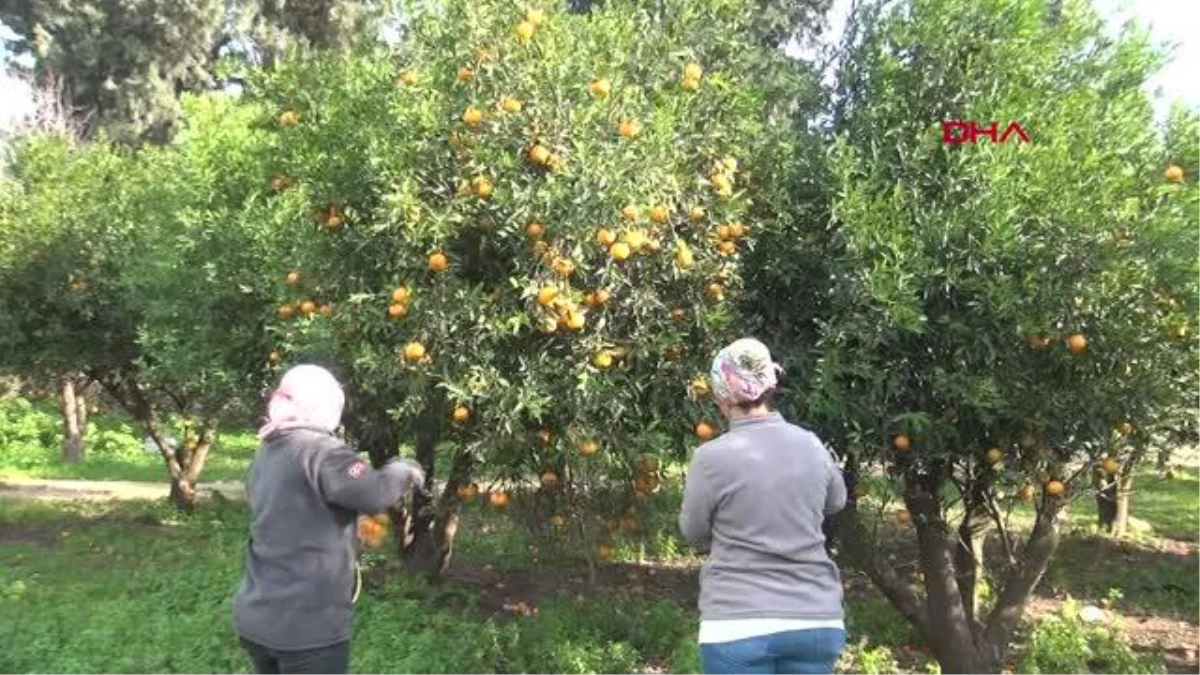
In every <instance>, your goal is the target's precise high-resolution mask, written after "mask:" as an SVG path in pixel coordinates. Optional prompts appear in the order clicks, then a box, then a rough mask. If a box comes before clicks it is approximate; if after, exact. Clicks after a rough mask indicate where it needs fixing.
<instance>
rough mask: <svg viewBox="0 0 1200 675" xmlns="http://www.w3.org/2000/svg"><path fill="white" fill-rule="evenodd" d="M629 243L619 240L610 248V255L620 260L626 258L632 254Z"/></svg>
mask: <svg viewBox="0 0 1200 675" xmlns="http://www.w3.org/2000/svg"><path fill="white" fill-rule="evenodd" d="M630 252H631V251H630V250H629V244H626V243H624V242H617V243H615V244H613V245H612V246H611V247H610V248H609V249H608V255H609V256H611V257H612V259H613V260H616V261H618V262H620V261H622V260H625V259H626V258H628V257H629V254H630Z"/></svg>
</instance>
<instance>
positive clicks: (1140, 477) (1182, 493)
mask: <svg viewBox="0 0 1200 675" xmlns="http://www.w3.org/2000/svg"><path fill="white" fill-rule="evenodd" d="M1172 472H1173V473H1174V474H1175V476H1174V478H1172V479H1170V480H1167V479H1166V478H1164V477H1163V476H1162V475H1161V474H1160V473H1159V472H1158V471H1156V470H1154V469H1151V468H1146V469H1142V470H1141V471H1138V472H1137V475H1136V476H1135V477H1134V481H1133V494H1132V495H1131V496H1130V513H1131V514H1132V515H1133V517H1134V518H1135V519H1137V520H1141V521H1144V522H1145V523H1147V524H1148V525H1149V526H1150V531H1149V532H1145V533H1139V532H1138V531H1136V530H1135V531H1134V532H1131V535H1132V536H1134V537H1138V536H1145V537H1165V538H1168V539H1176V540H1179V541H1196V534H1197V531H1200V474H1198V473H1197V471H1196V469H1187V468H1182V467H1175V468H1173V469H1172ZM1069 525H1070V526H1072V527H1076V528H1081V529H1085V530H1087V529H1091V528H1095V526H1096V500H1095V499H1094V498H1091V497H1090V496H1083V497H1080V498H1079V499H1077V500H1075V501H1074V502H1073V503H1072V505H1071V510H1070V520H1069Z"/></svg>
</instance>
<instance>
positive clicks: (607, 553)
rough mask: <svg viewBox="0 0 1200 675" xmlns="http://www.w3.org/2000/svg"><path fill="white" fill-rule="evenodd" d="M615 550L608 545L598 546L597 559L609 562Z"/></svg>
mask: <svg viewBox="0 0 1200 675" xmlns="http://www.w3.org/2000/svg"><path fill="white" fill-rule="evenodd" d="M612 554H613V548H612V546H609V545H608V544H599V545H597V546H596V557H597V558H599V559H600V560H608V559H609V558H611V557H612Z"/></svg>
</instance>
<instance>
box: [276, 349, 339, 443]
mask: <svg viewBox="0 0 1200 675" xmlns="http://www.w3.org/2000/svg"><path fill="white" fill-rule="evenodd" d="M345 402H346V396H345V394H344V393H343V392H342V385H340V384H338V381H337V378H335V377H334V376H333V373H330V372H329V371H328V370H325V369H324V368H322V367H320V366H313V365H303V366H296V367H295V368H292V369H291V370H289V371H287V373H285V374H284V376H283V379H282V380H280V382H279V388H278V389H276V390H275V392H274V393H273V394H271V401H270V403H268V404H267V417H268V421H267V423H266V424H265V425H264V426H263V427H262V428H261V429H259V431H258V437H259V438H266V437H267V436H270V435H271V434H272V433H274V432H276V431H278V430H281V429H288V428H291V427H317V428H319V429H326V430H328V431H330V432H332V431H333V430H335V429H337V427H338V424H339V423H340V422H341V420H342V407H343V406H344V405H345Z"/></svg>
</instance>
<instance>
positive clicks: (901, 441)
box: [892, 434, 912, 451]
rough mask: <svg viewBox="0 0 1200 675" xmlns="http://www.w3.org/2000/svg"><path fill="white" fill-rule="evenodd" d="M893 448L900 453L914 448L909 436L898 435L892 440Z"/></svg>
mask: <svg viewBox="0 0 1200 675" xmlns="http://www.w3.org/2000/svg"><path fill="white" fill-rule="evenodd" d="M892 447H893V448H896V449H897V450H900V451H904V450H907V449H909V448H910V447H912V440H911V439H910V438H909V437H908V434H898V435H897V436H896V437H895V438H893V439H892Z"/></svg>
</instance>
